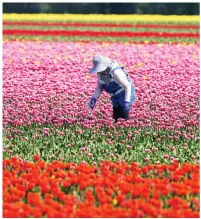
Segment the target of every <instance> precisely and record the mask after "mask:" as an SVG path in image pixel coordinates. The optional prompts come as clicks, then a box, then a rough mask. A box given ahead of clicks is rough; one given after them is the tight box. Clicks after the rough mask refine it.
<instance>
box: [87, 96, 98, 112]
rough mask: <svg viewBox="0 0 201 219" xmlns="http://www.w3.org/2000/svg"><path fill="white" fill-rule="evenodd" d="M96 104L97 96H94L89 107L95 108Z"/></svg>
mask: <svg viewBox="0 0 201 219" xmlns="http://www.w3.org/2000/svg"><path fill="white" fill-rule="evenodd" d="M95 104H96V98H94V97H92V98H91V99H90V101H89V104H88V105H89V107H90V108H91V109H92V110H93V108H94V106H95Z"/></svg>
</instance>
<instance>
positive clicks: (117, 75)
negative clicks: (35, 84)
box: [113, 69, 131, 102]
mask: <svg viewBox="0 0 201 219" xmlns="http://www.w3.org/2000/svg"><path fill="white" fill-rule="evenodd" d="M113 75H114V80H115V81H116V82H117V83H118V84H120V86H122V87H123V88H125V101H127V102H130V99H131V83H130V82H129V81H128V79H127V76H126V74H125V73H124V72H123V70H122V69H116V70H115V71H114V74H113Z"/></svg>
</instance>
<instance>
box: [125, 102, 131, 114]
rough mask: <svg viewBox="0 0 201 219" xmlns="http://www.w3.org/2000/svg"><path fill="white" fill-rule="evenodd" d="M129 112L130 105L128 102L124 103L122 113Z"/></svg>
mask: <svg viewBox="0 0 201 219" xmlns="http://www.w3.org/2000/svg"><path fill="white" fill-rule="evenodd" d="M129 110H130V103H129V102H128V101H124V112H126V113H127V112H129Z"/></svg>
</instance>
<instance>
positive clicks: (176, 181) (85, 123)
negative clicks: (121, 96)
mask: <svg viewBox="0 0 201 219" xmlns="http://www.w3.org/2000/svg"><path fill="white" fill-rule="evenodd" d="M199 30H200V26H199V16H160V15H132V16H129V15H119V16H116V17H115V15H51V14H41V15H35V14H24V15H23V14H19V15H18V14H3V77H2V79H3V95H2V97H3V139H2V143H3V146H2V150H3V151H2V152H3V153H2V157H3V217H5V218H8V217H9V218H14V217H39V218H41V217H54V218H62V217H71V218H72V217H86V218H88V217H93V218H96V217H102V218H103V217H106V218H108V217H113V218H119V217H123V218H127V217H130V218H132V217H133V218H136V217H137V218H145V217H159V218H160V217H169V218H171V217H172V218H199V217H200V205H199V203H200V197H199V194H200V182H199V179H200V175H199V169H200V164H199V159H200V153H199V152H200V130H199V126H200V111H199V110H200V87H199V85H200V78H199V73H200V60H199V56H200V42H199V40H200V32H199ZM97 54H102V55H105V56H108V57H110V58H111V59H113V60H116V61H117V62H119V63H120V64H121V65H122V66H124V67H125V69H126V70H127V72H128V74H129V77H130V78H131V80H132V82H133V84H134V86H135V90H136V101H135V102H134V103H133V105H132V108H131V111H130V120H128V121H125V120H123V119H120V120H118V122H117V123H114V120H113V119H112V104H111V101H110V97H109V95H108V94H107V93H104V92H103V93H102V95H101V96H100V98H99V100H98V102H97V104H96V106H95V108H94V110H93V111H91V110H90V109H89V108H88V101H89V99H90V97H91V96H92V94H93V92H94V89H95V87H96V83H97V77H96V75H90V74H89V70H90V69H91V67H92V59H93V56H95V55H97Z"/></svg>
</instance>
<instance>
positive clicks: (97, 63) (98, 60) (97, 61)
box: [90, 55, 112, 74]
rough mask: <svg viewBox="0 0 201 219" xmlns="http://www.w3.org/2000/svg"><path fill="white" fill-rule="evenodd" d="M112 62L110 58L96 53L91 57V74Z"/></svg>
mask: <svg viewBox="0 0 201 219" xmlns="http://www.w3.org/2000/svg"><path fill="white" fill-rule="evenodd" d="M111 64H112V60H111V59H110V58H108V57H105V56H103V55H97V56H95V57H94V58H93V67H92V69H91V70H90V73H91V74H94V73H98V72H102V71H105V70H106V69H107V67H108V66H110V65H111Z"/></svg>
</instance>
